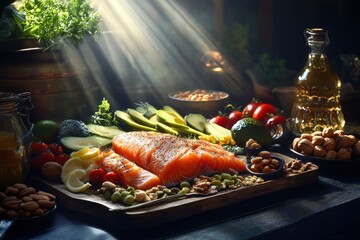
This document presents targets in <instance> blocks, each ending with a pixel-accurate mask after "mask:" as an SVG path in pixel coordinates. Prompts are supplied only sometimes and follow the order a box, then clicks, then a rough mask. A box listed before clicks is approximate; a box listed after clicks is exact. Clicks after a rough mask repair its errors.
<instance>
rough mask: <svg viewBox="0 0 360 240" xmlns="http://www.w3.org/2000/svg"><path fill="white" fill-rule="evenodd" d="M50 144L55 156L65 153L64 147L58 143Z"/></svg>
mask: <svg viewBox="0 0 360 240" xmlns="http://www.w3.org/2000/svg"><path fill="white" fill-rule="evenodd" d="M48 146H49V149H50V151H51V152H52V153H54V155H55V156H59V155H61V154H63V153H64V149H63V147H62V146H61V145H59V144H57V143H50V144H48Z"/></svg>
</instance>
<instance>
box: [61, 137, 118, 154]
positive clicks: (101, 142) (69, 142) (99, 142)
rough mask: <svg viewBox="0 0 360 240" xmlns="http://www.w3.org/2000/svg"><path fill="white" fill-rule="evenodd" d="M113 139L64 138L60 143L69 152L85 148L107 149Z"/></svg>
mask: <svg viewBox="0 0 360 240" xmlns="http://www.w3.org/2000/svg"><path fill="white" fill-rule="evenodd" d="M111 141H112V139H110V138H106V137H100V136H89V137H63V138H61V139H60V143H61V144H62V145H63V146H64V147H65V148H66V149H69V150H72V151H78V150H80V149H83V148H85V147H89V148H93V147H98V148H100V147H105V146H107V145H110V144H111Z"/></svg>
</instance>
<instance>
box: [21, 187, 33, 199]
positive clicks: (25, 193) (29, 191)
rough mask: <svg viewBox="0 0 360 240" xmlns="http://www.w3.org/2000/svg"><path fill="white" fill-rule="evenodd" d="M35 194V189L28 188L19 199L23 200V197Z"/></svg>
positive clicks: (22, 191)
mask: <svg viewBox="0 0 360 240" xmlns="http://www.w3.org/2000/svg"><path fill="white" fill-rule="evenodd" d="M33 193H36V190H35V188H33V187H28V188H25V189H23V190H21V191H20V193H19V197H20V198H22V197H25V196H29V195H30V194H33Z"/></svg>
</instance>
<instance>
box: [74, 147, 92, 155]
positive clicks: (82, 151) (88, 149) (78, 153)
mask: <svg viewBox="0 0 360 240" xmlns="http://www.w3.org/2000/svg"><path fill="white" fill-rule="evenodd" d="M88 151H90V148H89V147H84V148H83V149H81V150H79V151H76V152H72V153H71V154H70V157H81V156H83V155H85V154H86V153H87V152H88Z"/></svg>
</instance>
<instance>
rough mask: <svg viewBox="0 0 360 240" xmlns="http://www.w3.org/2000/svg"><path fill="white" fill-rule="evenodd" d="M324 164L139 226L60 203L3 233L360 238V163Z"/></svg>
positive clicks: (78, 236)
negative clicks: (290, 185) (258, 190)
mask: <svg viewBox="0 0 360 240" xmlns="http://www.w3.org/2000/svg"><path fill="white" fill-rule="evenodd" d="M359 163H360V161H359ZM320 170H321V171H320V176H319V179H318V181H317V182H315V183H313V184H311V185H307V186H303V187H299V188H296V189H290V190H285V191H281V192H276V193H271V194H267V195H264V196H261V197H257V198H254V199H250V200H246V201H243V202H240V203H237V204H234V205H230V206H227V207H225V208H221V209H216V210H212V211H209V212H206V213H202V214H198V215H195V216H192V217H189V218H186V219H181V220H178V221H175V222H167V223H166V224H162V225H159V226H155V227H152V228H146V226H139V230H135V231H134V230H131V231H126V230H123V227H121V229H122V230H118V229H116V227H114V224H112V225H109V224H108V223H106V222H104V221H103V220H101V219H100V218H97V217H94V216H89V215H87V214H83V213H78V212H74V211H70V210H69V209H67V208H66V207H64V206H62V205H61V203H60V204H59V206H58V209H56V212H55V215H54V218H53V219H51V220H50V221H48V222H44V223H42V224H41V226H36V225H35V226H31V225H30V226H19V225H15V226H13V227H12V228H11V229H10V230H9V231H8V232H7V234H6V235H5V237H4V238H5V239H67V240H68V239H102V240H103V239H222V240H226V239H276V238H277V239H305V238H306V239H360V164H355V165H353V166H352V167H349V168H348V169H342V171H341V172H336V171H335V170H334V169H326V168H320ZM115 226H116V223H115Z"/></svg>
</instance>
